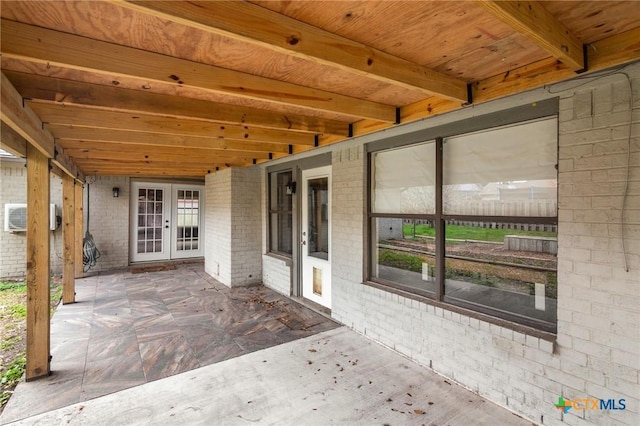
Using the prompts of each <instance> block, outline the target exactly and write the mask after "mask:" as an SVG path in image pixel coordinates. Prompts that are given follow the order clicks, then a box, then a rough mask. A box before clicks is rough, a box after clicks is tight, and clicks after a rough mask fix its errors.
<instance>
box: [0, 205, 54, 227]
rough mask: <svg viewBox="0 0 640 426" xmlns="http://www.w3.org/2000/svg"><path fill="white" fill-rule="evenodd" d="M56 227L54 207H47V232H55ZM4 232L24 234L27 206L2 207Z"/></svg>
mask: <svg viewBox="0 0 640 426" xmlns="http://www.w3.org/2000/svg"><path fill="white" fill-rule="evenodd" d="M57 226H58V224H57V220H56V205H55V204H51V205H50V206H49V230H51V231H55V230H56V227H57ZM4 230H5V231H7V232H24V231H26V230H27V205H26V204H5V205H4Z"/></svg>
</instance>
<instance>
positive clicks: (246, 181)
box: [205, 167, 262, 286]
mask: <svg viewBox="0 0 640 426" xmlns="http://www.w3.org/2000/svg"><path fill="white" fill-rule="evenodd" d="M261 187H262V186H261V173H260V169H259V168H258V167H250V168H245V169H240V168H231V169H225V170H222V171H220V172H216V173H213V174H210V175H207V177H206V180H205V193H206V206H207V208H206V213H205V224H206V225H205V227H206V229H207V232H206V237H205V241H206V242H205V271H206V272H207V273H208V274H209V275H211V276H212V277H214V278H216V279H218V280H219V281H220V282H222V283H224V284H226V285H228V286H242V285H251V284H258V283H260V282H261V281H262V254H261V253H262V237H261V229H262V228H261V226H262V210H261V204H260V200H261V192H260V191H261Z"/></svg>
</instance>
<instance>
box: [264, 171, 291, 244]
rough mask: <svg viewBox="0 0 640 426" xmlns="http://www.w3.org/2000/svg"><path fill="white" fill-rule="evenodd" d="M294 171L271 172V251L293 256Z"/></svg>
mask: <svg viewBox="0 0 640 426" xmlns="http://www.w3.org/2000/svg"><path fill="white" fill-rule="evenodd" d="M292 181H293V173H292V171H291V170H287V171H283V172H277V173H270V174H269V251H271V252H273V253H278V254H283V255H286V256H291V254H292V252H293V196H292V193H293V189H292Z"/></svg>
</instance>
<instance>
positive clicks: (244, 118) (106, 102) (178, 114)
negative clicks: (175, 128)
mask: <svg viewBox="0 0 640 426" xmlns="http://www.w3.org/2000/svg"><path fill="white" fill-rule="evenodd" d="M5 74H6V75H7V77H8V78H9V80H10V81H11V82H12V83H13V85H14V86H15V87H16V89H17V90H18V92H19V93H20V94H21V95H22V96H23V97H24V98H28V99H30V100H31V101H32V102H59V103H65V104H69V105H77V106H85V107H97V108H103V109H111V110H114V111H123V112H124V111H126V112H130V113H141V114H154V115H160V116H166V117H174V118H185V119H202V120H208V121H212V122H216V123H223V124H238V123H242V124H244V125H248V126H257V127H264V128H267V129H286V130H291V131H299V132H309V133H329V134H337V135H345V136H346V135H347V133H348V123H346V122H340V121H337V120H330V119H318V118H314V117H309V116H302V115H299V114H291V113H289V114H282V113H275V112H270V111H266V110H260V109H257V108H250V107H241V106H236V105H229V104H222V103H216V102H210V101H204V100H200V99H193V98H186V97H180V96H171V95H165V94H160V93H153V92H148V91H146V92H145V91H142V90H133V89H126V88H120V87H117V86H116V87H113V86H104V85H100V84H93V83H86V82H79V81H71V80H65V79H60V78H53V77H46V76H41V75H36V74H27V73H24V72H19V71H5Z"/></svg>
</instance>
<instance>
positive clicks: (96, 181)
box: [83, 176, 130, 273]
mask: <svg viewBox="0 0 640 426" xmlns="http://www.w3.org/2000/svg"><path fill="white" fill-rule="evenodd" d="M87 182H89V185H85V186H84V197H85V198H84V200H85V203H84V208H83V213H84V232H86V231H87V214H89V217H88V219H89V227H88V229H89V232H90V233H91V235H92V236H93V241H94V243H95V245H96V247H97V248H98V250H100V258H99V259H98V261H97V263H96V265H95V266H94V267H92V268H91V269H89V271H88V273H91V272H100V271H109V270H114V269H122V268H126V267H127V266H128V265H129V200H130V196H129V190H130V182H129V178H128V177H120V176H97V177H93V176H92V177H89V178H87ZM114 187H118V188H120V196H119V197H118V198H114V197H113V188H114ZM87 191H89V195H88V196H89V204H87ZM84 232H83V235H84Z"/></svg>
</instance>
